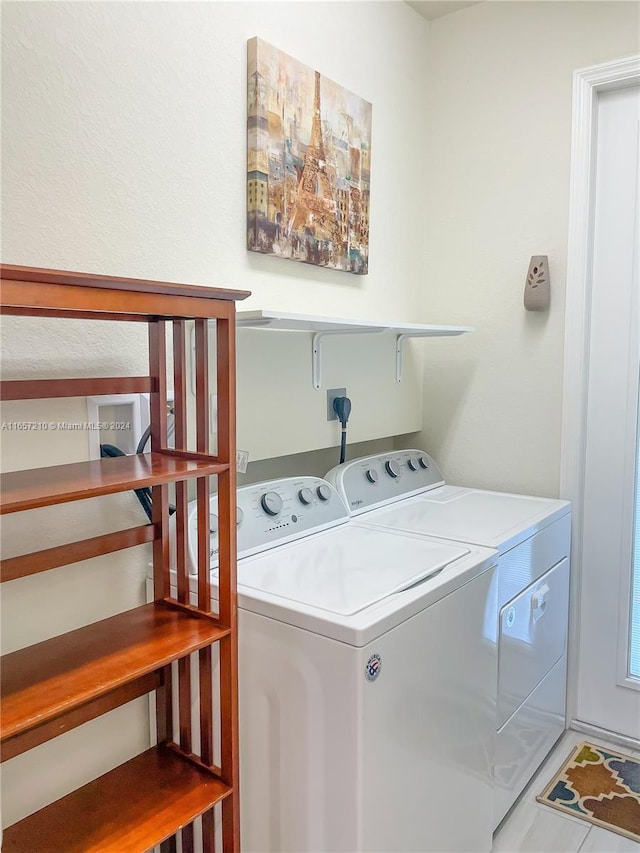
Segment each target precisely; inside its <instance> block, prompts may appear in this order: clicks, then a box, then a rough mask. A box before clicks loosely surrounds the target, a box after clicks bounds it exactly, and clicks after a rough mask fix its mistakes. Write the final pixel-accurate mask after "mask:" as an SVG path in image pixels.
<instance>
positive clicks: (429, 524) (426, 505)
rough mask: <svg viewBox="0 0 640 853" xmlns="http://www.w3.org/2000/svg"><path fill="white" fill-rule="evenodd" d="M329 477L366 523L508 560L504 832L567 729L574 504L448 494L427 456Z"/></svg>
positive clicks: (373, 460) (501, 770)
mask: <svg viewBox="0 0 640 853" xmlns="http://www.w3.org/2000/svg"><path fill="white" fill-rule="evenodd" d="M326 476H327V480H328V481H329V482H331V483H332V484H333V485H335V486H336V489H337V491H338V493H339V494H340V495H341V496H342V497H343V498H344V500H345V502H346V503H347V505H348V506H349V508H350V511H351V513H352V516H353V517H357V518H358V519H359V520H360V521H361V522H365V523H367V524H369V525H372V526H375V527H377V528H380V529H387V530H395V531H405V532H412V533H420V534H428V535H429V536H438V537H443V538H446V539H448V540H452V541H457V542H461V543H473V544H476V545H484V546H486V547H489V548H494V549H496V551H497V552H498V554H499V560H498V623H497V625H498V628H497V630H498V649H499V653H498V660H499V664H498V692H497V714H496V721H495V726H496V738H495V760H494V782H495V800H494V808H493V826H494V828H495V827H496V826H497V825H498V824H499V823H500V821H501V820H502V819H503V817H504V816H505V814H506V813H507V811H508V810H509V809H510V808H511V806H512V805H513V803H514V802H515V800H516V798H517V797H518V796H519V794H520V793H521V792H522V790H523V788H524V787H525V785H526V784H527V783H528V781H529V780H530V779H531V777H532V776H533V774H534V773H535V771H536V770H537V769H538V767H539V766H540V764H541V763H542V761H543V760H544V758H545V757H546V756H547V754H548V753H549V751H550V749H551V748H552V746H553V745H554V743H555V742H556V741H557V739H558V738H559V737H560V735H561V734H562V732H563V731H564V728H565V706H566V666H567V623H568V601H569V556H570V545H571V507H570V504H569V503H567V502H566V501H560V500H551V499H546V498H538V497H528V496H523V495H514V494H506V493H501V492H490V491H482V490H479V489H468V488H461V487H456V486H448V485H445V482H444V478H443V476H442V473H441V472H440V470H439V468H438V466H437V465H436V463H435V462H434V460H433V459H432V458H431V457H430V456H429V455H428V454H427V453H424V452H423V451H420V450H406V451H399V452H393V453H382V454H378V455H375V456H368V457H364V458H361V459H356V460H353V461H350V462H346V463H344V464H342V465H339V466H337V467H335V468H333V469H332V470H331V471H330V472H329V473H328V474H327V475H326Z"/></svg>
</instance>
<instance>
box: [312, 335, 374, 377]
mask: <svg viewBox="0 0 640 853" xmlns="http://www.w3.org/2000/svg"><path fill="white" fill-rule="evenodd" d="M375 332H384V328H380V327H377V326H376V327H375V328H372V329H332V330H330V331H325V332H315V333H314V335H313V339H312V342H311V378H312V381H313V387H314V388H315V389H316V391H319V390H320V387H321V385H322V341H323V340H324V338H326V337H330V336H333V335H370V334H372V333H375Z"/></svg>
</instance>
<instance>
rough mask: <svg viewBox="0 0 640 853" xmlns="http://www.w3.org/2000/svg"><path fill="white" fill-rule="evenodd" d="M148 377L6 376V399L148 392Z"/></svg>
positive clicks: (0, 387)
mask: <svg viewBox="0 0 640 853" xmlns="http://www.w3.org/2000/svg"><path fill="white" fill-rule="evenodd" d="M151 390H152V388H151V379H150V378H149V377H148V376H114V377H111V378H100V379H84V378H80V379H5V380H4V381H3V382H0V395H2V399H3V400H41V399H42V400H50V399H53V398H55V397H93V396H96V395H102V394H109V395H113V394H148V393H149V392H150V391H151Z"/></svg>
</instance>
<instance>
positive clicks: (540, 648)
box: [498, 558, 569, 729]
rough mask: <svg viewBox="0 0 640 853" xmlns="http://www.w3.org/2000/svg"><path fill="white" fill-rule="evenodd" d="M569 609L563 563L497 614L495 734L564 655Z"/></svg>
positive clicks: (567, 579)
mask: <svg viewBox="0 0 640 853" xmlns="http://www.w3.org/2000/svg"><path fill="white" fill-rule="evenodd" d="M568 607H569V561H568V560H567V559H566V558H565V559H564V560H561V561H560V562H559V563H558V564H557V565H555V566H554V567H553V568H552V569H549V571H548V572H547V573H546V574H544V575H542V577H540V578H538V580H537V581H535V583H532V584H530V586H528V587H527V588H526V589H525V590H524V592H521V593H520V595H517V596H516V597H515V598H513V599H512V600H511V601H509V602H507V604H505V605H504V607H503V608H502V609H501V610H500V640H499V645H498V649H499V653H498V729H500V728H501V727H502V726H503V725H504V723H505V722H506V721H507V720H508V719H509V717H511V715H512V714H513V713H514V712H515V711H517V709H518V708H519V707H520V705H521V704H522V703H523V702H524V701H525V699H526V698H527V696H529V695H530V694H531V693H532V691H533V690H535V688H536V687H537V686H538V684H539V683H540V682H541V681H542V679H543V678H544V677H545V676H546V675H547V673H548V672H549V671H550V670H551V669H552V667H553V665H554V664H555V663H557V661H559V660H560V658H561V657H562V655H563V654H564V653H565V649H566V645H567V618H568Z"/></svg>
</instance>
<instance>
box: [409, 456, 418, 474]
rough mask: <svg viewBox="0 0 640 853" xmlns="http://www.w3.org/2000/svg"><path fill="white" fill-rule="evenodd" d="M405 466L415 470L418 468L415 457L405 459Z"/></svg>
mask: <svg viewBox="0 0 640 853" xmlns="http://www.w3.org/2000/svg"><path fill="white" fill-rule="evenodd" d="M407 468H408V469H409V470H410V471H417V470H418V463H417V462H416V460H415V459H407Z"/></svg>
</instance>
